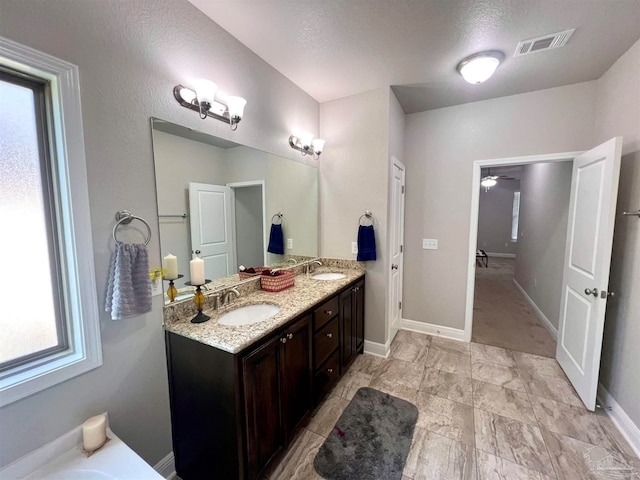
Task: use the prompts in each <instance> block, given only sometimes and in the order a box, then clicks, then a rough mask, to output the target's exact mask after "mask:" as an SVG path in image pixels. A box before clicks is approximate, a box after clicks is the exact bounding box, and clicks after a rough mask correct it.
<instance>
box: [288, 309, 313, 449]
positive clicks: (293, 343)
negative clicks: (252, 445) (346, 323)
mask: <svg viewBox="0 0 640 480" xmlns="http://www.w3.org/2000/svg"><path fill="white" fill-rule="evenodd" d="M284 340H286V342H285V341H284ZM280 342H281V345H280V357H281V367H282V372H281V377H280V378H281V382H280V386H281V392H282V393H281V399H282V415H283V421H284V431H285V435H286V438H287V441H290V440H291V438H292V436H293V431H294V430H295V429H296V427H297V426H298V424H299V423H300V421H301V420H302V419H303V418H304V417H305V415H306V414H307V413H308V412H309V411H310V410H311V315H306V316H304V317H302V318H301V319H300V320H298V321H297V322H296V323H294V324H293V325H292V326H291V327H289V328H288V329H287V330H285V331H284V334H283V335H282V336H281V339H280Z"/></svg>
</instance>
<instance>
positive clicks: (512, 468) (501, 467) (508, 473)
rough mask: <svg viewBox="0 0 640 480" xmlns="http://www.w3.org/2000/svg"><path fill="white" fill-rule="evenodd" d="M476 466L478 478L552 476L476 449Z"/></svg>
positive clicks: (513, 479)
mask: <svg viewBox="0 0 640 480" xmlns="http://www.w3.org/2000/svg"><path fill="white" fill-rule="evenodd" d="M476 467H477V469H478V477H477V478H478V480H550V479H551V478H553V477H549V476H547V475H544V474H543V473H540V472H536V471H535V470H531V469H530V468H526V467H523V466H522V465H518V464H517V463H515V462H510V461H508V460H505V459H503V458H500V457H496V456H495V455H492V454H490V453H487V452H483V451H482V450H476Z"/></svg>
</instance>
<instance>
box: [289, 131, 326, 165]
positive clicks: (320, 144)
mask: <svg viewBox="0 0 640 480" xmlns="http://www.w3.org/2000/svg"><path fill="white" fill-rule="evenodd" d="M289 145H291V148H293V149H294V150H298V151H299V152H300V153H302V155H312V156H313V158H315V159H316V160H317V159H318V158H320V154H321V153H322V150H324V140H322V139H320V138H313V135H311V134H310V133H302V134H300V136H297V135H290V136H289Z"/></svg>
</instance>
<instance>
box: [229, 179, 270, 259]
mask: <svg viewBox="0 0 640 480" xmlns="http://www.w3.org/2000/svg"><path fill="white" fill-rule="evenodd" d="M234 192H235V197H236V202H235V204H234V207H235V214H236V235H237V238H236V248H237V252H236V254H237V256H238V267H239V266H240V265H244V266H245V267H247V268H248V267H256V266H260V265H262V264H263V263H264V251H265V248H266V247H265V246H264V232H263V229H262V223H263V219H262V187H261V186H260V185H255V186H253V187H242V188H235V189H234Z"/></svg>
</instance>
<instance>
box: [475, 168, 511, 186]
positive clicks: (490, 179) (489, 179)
mask: <svg viewBox="0 0 640 480" xmlns="http://www.w3.org/2000/svg"><path fill="white" fill-rule="evenodd" d="M483 170H484V169H483ZM498 179H500V180H516V178H515V177H510V176H509V175H491V168H488V169H487V175H485V176H483V177H482V180H481V181H480V185H482V186H483V187H485V188H486V189H487V190H489V189H490V188H491V187H495V186H496V185H497V184H498Z"/></svg>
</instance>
